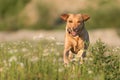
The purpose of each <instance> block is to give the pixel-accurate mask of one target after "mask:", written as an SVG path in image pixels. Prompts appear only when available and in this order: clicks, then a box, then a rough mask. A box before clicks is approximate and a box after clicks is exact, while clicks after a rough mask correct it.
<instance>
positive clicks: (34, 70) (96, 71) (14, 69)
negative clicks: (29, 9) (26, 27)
mask: <svg viewBox="0 0 120 80" xmlns="http://www.w3.org/2000/svg"><path fill="white" fill-rule="evenodd" d="M62 52H63V44H61V43H60V42H56V41H55V40H54V39H53V40H50V39H49V40H47V39H42V40H39V41H15V42H0V80H120V76H119V75H120V59H119V58H120V54H119V52H120V48H110V47H107V46H106V45H105V44H104V43H103V42H101V41H97V42H96V44H94V45H90V47H89V49H88V54H87V57H86V58H85V62H84V63H83V64H82V65H80V64H78V63H77V62H74V63H70V64H69V65H68V66H67V67H65V66H64V65H63V60H62Z"/></svg>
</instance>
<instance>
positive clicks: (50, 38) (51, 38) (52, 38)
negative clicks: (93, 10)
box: [46, 36, 56, 41]
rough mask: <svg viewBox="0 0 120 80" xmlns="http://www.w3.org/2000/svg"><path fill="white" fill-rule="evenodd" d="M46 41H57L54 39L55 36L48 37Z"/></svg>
mask: <svg viewBox="0 0 120 80" xmlns="http://www.w3.org/2000/svg"><path fill="white" fill-rule="evenodd" d="M46 39H47V40H53V41H55V40H56V38H55V37H53V36H48V37H46Z"/></svg>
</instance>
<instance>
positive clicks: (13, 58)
mask: <svg viewBox="0 0 120 80" xmlns="http://www.w3.org/2000/svg"><path fill="white" fill-rule="evenodd" d="M8 61H9V62H13V61H17V58H16V56H12V57H11V58H10V59H9V60H8Z"/></svg>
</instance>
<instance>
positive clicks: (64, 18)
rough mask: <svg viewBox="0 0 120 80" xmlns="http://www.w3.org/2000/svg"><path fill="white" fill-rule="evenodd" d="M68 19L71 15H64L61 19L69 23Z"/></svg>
mask: <svg viewBox="0 0 120 80" xmlns="http://www.w3.org/2000/svg"><path fill="white" fill-rule="evenodd" d="M68 17H69V14H62V15H61V16H60V18H61V19H63V20H64V21H67V19H68Z"/></svg>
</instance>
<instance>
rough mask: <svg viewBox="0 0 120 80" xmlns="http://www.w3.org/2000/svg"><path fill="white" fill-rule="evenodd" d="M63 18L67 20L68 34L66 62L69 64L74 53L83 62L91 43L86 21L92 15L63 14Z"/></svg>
mask: <svg viewBox="0 0 120 80" xmlns="http://www.w3.org/2000/svg"><path fill="white" fill-rule="evenodd" d="M61 18H62V19H63V20H64V21H66V22H67V23H66V35H65V44H64V54H63V59H64V63H65V64H68V63H69V61H70V60H71V58H73V56H72V53H74V54H76V55H77V57H79V61H80V63H81V64H82V62H83V58H84V57H85V54H86V49H87V48H88V45H89V35H88V32H87V31H86V29H85V24H84V23H85V21H87V20H88V19H89V18H90V17H89V16H88V15H85V14H62V15H61Z"/></svg>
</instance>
